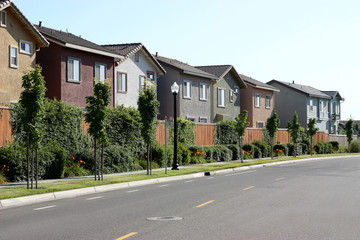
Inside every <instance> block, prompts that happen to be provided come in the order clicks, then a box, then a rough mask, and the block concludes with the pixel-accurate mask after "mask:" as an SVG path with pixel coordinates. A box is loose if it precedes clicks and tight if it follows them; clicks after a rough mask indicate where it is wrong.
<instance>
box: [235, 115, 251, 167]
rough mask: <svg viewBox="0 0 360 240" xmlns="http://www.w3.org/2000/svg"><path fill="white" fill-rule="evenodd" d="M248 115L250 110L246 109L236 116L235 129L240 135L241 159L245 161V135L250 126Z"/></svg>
mask: <svg viewBox="0 0 360 240" xmlns="http://www.w3.org/2000/svg"><path fill="white" fill-rule="evenodd" d="M247 117H248V111H246V110H244V111H243V112H242V113H239V115H238V116H237V117H236V118H235V125H234V130H235V132H236V133H237V135H238V137H239V140H240V141H239V146H240V159H241V162H243V159H244V157H243V150H242V147H243V138H244V136H245V131H246V128H247V127H248V126H249V124H250V123H249V122H248V121H246V120H247Z"/></svg>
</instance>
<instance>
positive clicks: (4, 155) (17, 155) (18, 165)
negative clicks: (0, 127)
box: [0, 143, 26, 182]
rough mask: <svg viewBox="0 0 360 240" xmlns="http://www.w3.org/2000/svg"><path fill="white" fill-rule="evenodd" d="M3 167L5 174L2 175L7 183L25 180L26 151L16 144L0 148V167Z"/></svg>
mask: <svg viewBox="0 0 360 240" xmlns="http://www.w3.org/2000/svg"><path fill="white" fill-rule="evenodd" d="M4 165H5V166H6V172H3V175H5V178H7V180H8V181H11V182H17V181H24V180H26V149H25V148H24V147H22V146H20V145H18V144H16V143H12V144H8V145H5V146H3V147H0V166H1V167H3V166H4ZM8 170H9V171H8Z"/></svg>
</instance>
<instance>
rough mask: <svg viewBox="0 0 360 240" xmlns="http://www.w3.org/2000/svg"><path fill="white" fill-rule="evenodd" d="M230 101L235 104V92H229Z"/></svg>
mask: <svg viewBox="0 0 360 240" xmlns="http://www.w3.org/2000/svg"><path fill="white" fill-rule="evenodd" d="M229 101H230V102H234V90H232V89H230V90H229Z"/></svg>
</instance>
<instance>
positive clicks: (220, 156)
mask: <svg viewBox="0 0 360 240" xmlns="http://www.w3.org/2000/svg"><path fill="white" fill-rule="evenodd" d="M189 149H190V151H193V152H194V151H195V152H197V151H199V152H204V153H205V160H206V161H207V162H213V161H216V162H221V161H231V156H232V152H231V150H230V149H228V148H227V147H225V146H223V145H213V146H191V147H189Z"/></svg>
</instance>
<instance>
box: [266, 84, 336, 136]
mask: <svg viewBox="0 0 360 240" xmlns="http://www.w3.org/2000/svg"><path fill="white" fill-rule="evenodd" d="M267 84H269V85H271V86H274V87H276V88H277V89H279V90H280V92H279V93H278V94H276V95H275V109H276V110H277V111H278V114H279V118H280V121H281V125H280V127H282V128H285V127H286V124H287V122H288V121H291V119H292V118H293V116H294V113H295V112H297V114H298V115H299V123H300V124H301V126H302V127H303V128H306V126H307V123H308V121H309V119H310V118H315V119H316V120H317V121H316V127H317V128H319V131H322V132H330V112H329V106H330V100H331V97H330V96H329V95H327V94H325V93H323V92H322V91H320V90H318V89H316V88H313V87H310V86H305V85H301V84H296V83H294V82H292V83H289V82H282V81H278V80H271V81H270V82H268V83H267Z"/></svg>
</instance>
